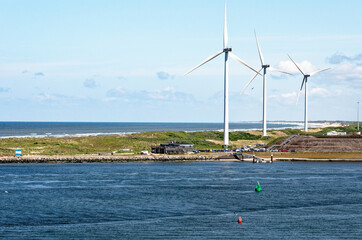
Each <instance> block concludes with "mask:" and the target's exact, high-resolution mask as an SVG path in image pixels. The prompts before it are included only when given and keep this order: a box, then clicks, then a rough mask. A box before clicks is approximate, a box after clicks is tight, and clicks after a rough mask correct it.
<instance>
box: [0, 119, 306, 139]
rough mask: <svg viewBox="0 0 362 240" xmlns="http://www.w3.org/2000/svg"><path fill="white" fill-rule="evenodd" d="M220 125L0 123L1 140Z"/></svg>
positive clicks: (247, 126)
mask: <svg viewBox="0 0 362 240" xmlns="http://www.w3.org/2000/svg"><path fill="white" fill-rule="evenodd" d="M296 127H299V125H298V124H297V123H292V122H290V123H288V122H283V123H268V128H269V129H280V128H296ZM229 128H230V131H237V130H251V129H261V128H262V123H261V122H243V123H230V125H229ZM222 129H223V123H149V122H144V123H142V122H140V123H138V122H0V138H6V137H46V136H54V137H62V136H94V135H104V134H131V133H137V132H150V131H166V130H170V131H190V132H191V131H211V130H222Z"/></svg>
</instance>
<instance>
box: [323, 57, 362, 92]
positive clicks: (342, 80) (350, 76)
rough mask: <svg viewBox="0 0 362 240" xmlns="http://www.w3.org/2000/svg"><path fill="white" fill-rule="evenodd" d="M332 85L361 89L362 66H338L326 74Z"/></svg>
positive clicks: (349, 64) (347, 64)
mask: <svg viewBox="0 0 362 240" xmlns="http://www.w3.org/2000/svg"><path fill="white" fill-rule="evenodd" d="M328 77H329V79H330V80H332V81H333V82H334V83H338V84H347V85H349V86H352V87H356V86H358V87H362V66H359V65H355V64H351V63H345V64H341V65H338V66H337V67H335V68H333V69H332V71H330V72H329V73H328Z"/></svg>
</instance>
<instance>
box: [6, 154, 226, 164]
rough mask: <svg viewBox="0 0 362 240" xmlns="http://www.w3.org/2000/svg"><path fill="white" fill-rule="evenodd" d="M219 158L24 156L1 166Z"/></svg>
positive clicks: (200, 156)
mask: <svg viewBox="0 0 362 240" xmlns="http://www.w3.org/2000/svg"><path fill="white" fill-rule="evenodd" d="M216 160H220V157H218V156H209V155H147V156H143V155H134V156H94V155H90V156H84V155H82V156H23V157H0V164H6V163H24V164H25V163H108V162H147V161H152V162H178V161H179V162H181V161H216Z"/></svg>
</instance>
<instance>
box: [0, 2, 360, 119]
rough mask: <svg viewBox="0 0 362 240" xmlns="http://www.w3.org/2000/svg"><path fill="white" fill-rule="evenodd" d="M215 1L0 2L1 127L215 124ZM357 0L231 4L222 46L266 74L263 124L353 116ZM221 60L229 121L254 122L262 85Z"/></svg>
mask: <svg viewBox="0 0 362 240" xmlns="http://www.w3.org/2000/svg"><path fill="white" fill-rule="evenodd" d="M223 5H224V2H223V0H208V1H203V0H192V1H191V0H184V1H176V0H152V1H151V0H135V1H111V0H104V1H100V0H98V1H95V0H83V1H81V0H69V1H67V0H65V1H64V0H63V1H57V0H52V1H47V0H46V1H45V0H44V1H40V0H38V1H36V0H22V1H21V0H1V1H0V29H1V38H0V111H1V118H0V120H1V121H114V122H127V121H137V122H222V121H223V58H222V57H219V58H217V59H215V60H214V61H212V62H210V63H208V64H207V65H204V66H202V67H201V68H200V69H197V70H196V71H194V72H192V73H191V74H190V75H188V76H186V77H184V76H183V74H184V73H185V72H186V71H188V70H189V69H190V68H192V67H194V66H195V65H197V64H198V63H200V62H201V61H203V60H204V59H205V58H207V57H208V56H210V55H212V54H213V53H215V52H217V51H219V50H221V49H222V44H223V42H222V34H223V18H224V16H223V14H224V9H223ZM361 9H362V1H359V0H354V1H353V0H349V1H337V0H334V1H266V0H265V1H262V0H260V1H238V0H229V1H228V32H229V45H230V46H231V47H232V48H233V53H234V54H236V55H237V56H239V57H240V58H241V59H243V60H244V61H246V62H247V63H248V64H250V65H252V66H253V67H255V68H258V69H259V68H260V61H259V57H258V53H257V47H256V43H255V38H254V29H255V30H256V31H257V34H258V38H259V42H260V45H261V49H262V52H263V55H264V58H265V61H266V63H269V64H270V65H271V66H274V67H278V68H282V69H284V70H288V71H292V72H293V73H295V74H294V76H290V77H289V76H287V77H286V76H283V75H280V74H273V75H268V92H267V93H268V120H286V121H295V120H300V121H302V120H303V111H304V105H303V102H304V97H303V95H302V96H301V98H300V101H299V104H298V105H296V96H297V92H298V90H299V87H300V84H301V80H302V75H300V73H298V72H297V69H296V68H295V67H293V65H291V62H290V61H289V59H288V57H287V55H286V54H287V53H289V54H290V55H291V56H292V57H293V58H294V60H295V61H296V62H297V63H300V64H301V67H302V68H303V70H305V71H306V72H308V71H314V70H318V69H322V68H325V67H332V70H329V71H327V72H325V73H321V74H319V75H316V76H313V77H312V78H311V79H310V81H309V83H310V84H309V92H310V98H309V102H310V105H309V119H310V120H355V119H356V108H357V104H356V102H357V101H358V100H361V99H362V98H361V96H362V32H361V29H362V21H361V20H362V19H361V16H360V11H361ZM252 76H253V73H252V72H251V71H250V70H249V69H247V68H245V67H243V66H242V65H240V64H239V63H235V62H233V61H231V63H230V121H232V122H239V121H259V120H261V118H262V85H261V82H262V79H261V78H260V77H259V78H257V79H255V80H254V82H253V83H252V85H251V86H250V87H249V88H248V90H247V91H246V93H245V94H244V95H240V91H241V90H242V88H243V87H244V85H245V84H246V83H247V82H248V81H249V79H250V78H251V77H252Z"/></svg>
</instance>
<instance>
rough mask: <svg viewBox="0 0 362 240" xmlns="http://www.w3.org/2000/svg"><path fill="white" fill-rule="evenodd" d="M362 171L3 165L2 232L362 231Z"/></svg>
mask: <svg viewBox="0 0 362 240" xmlns="http://www.w3.org/2000/svg"><path fill="white" fill-rule="evenodd" d="M361 170H362V165H361V164H360V163H350V162H346V163H320V162H319V163H308V162H275V163H273V164H252V163H245V162H185V163H153V162H152V163H108V164H28V165H16V164H14V165H0V239H361V236H362V171H361ZM257 181H259V182H260V184H261V187H262V191H261V192H259V193H257V192H255V191H254V188H255V185H256V183H257ZM5 191H7V193H5ZM239 216H240V217H241V218H242V220H243V222H242V224H238V223H237V219H238V217H239Z"/></svg>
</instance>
